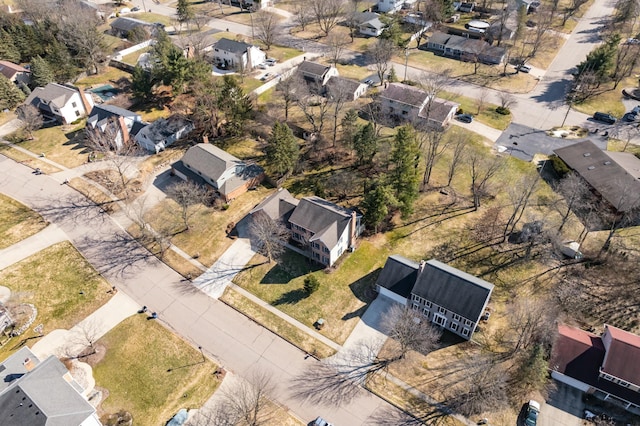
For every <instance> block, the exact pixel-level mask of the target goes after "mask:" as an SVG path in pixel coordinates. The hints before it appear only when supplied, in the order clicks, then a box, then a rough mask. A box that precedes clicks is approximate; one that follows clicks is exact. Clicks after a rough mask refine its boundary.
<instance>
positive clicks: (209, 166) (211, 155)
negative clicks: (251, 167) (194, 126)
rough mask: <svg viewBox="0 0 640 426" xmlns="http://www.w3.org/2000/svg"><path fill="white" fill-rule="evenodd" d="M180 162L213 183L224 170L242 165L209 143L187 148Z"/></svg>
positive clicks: (238, 160) (236, 159) (239, 161)
mask: <svg viewBox="0 0 640 426" xmlns="http://www.w3.org/2000/svg"><path fill="white" fill-rule="evenodd" d="M182 162H183V163H185V164H188V165H189V166H191V168H193V169H195V170H197V171H199V172H200V173H202V174H203V175H205V176H207V177H209V178H210V179H211V180H214V181H216V180H218V179H219V178H220V176H222V174H223V173H224V172H225V171H226V170H228V169H230V168H235V167H236V166H237V165H242V164H244V163H243V162H242V161H241V160H240V159H238V158H236V157H234V156H233V155H231V154H229V153H228V152H226V151H223V150H221V149H220V148H218V147H217V146H215V145H212V144H210V143H199V144H197V145H195V146H192V147H191V148H189V149H188V150H187V152H186V153H185V154H184V156H183V157H182Z"/></svg>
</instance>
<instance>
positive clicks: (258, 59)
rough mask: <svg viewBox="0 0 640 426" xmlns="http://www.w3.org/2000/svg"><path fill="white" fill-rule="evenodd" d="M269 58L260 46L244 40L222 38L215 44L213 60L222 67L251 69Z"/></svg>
mask: <svg viewBox="0 0 640 426" xmlns="http://www.w3.org/2000/svg"><path fill="white" fill-rule="evenodd" d="M266 59H267V55H266V54H265V53H264V52H263V51H262V50H260V48H259V47H258V46H254V45H252V44H248V43H245V42H243V41H236V40H230V39H228V38H221V39H220V40H219V41H218V42H217V43H216V44H215V45H214V46H213V61H214V63H215V64H216V66H218V67H220V68H234V69H237V70H251V69H253V68H255V67H257V66H258V65H260V64H261V63H263V62H264V61H265V60H266Z"/></svg>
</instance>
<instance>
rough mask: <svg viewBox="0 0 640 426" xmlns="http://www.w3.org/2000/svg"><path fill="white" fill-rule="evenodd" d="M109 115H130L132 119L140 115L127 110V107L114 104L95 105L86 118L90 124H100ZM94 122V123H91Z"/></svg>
mask: <svg viewBox="0 0 640 426" xmlns="http://www.w3.org/2000/svg"><path fill="white" fill-rule="evenodd" d="M111 117H115V118H117V117H131V118H133V119H134V120H135V119H136V118H138V119H139V118H140V115H138V114H136V113H135V112H132V111H129V110H128V109H124V108H120V107H117V106H114V105H105V104H102V105H95V106H94V107H93V109H92V110H91V113H90V114H89V118H88V119H87V124H92V125H94V126H96V125H100V123H101V122H102V121H103V120H108V119H110V118H111ZM93 123H95V124H93Z"/></svg>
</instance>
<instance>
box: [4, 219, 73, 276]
mask: <svg viewBox="0 0 640 426" xmlns="http://www.w3.org/2000/svg"><path fill="white" fill-rule="evenodd" d="M68 239H69V238H68V237H67V234H65V232H64V231H63V230H62V229H60V228H59V227H58V226H57V225H55V224H51V225H49V226H47V227H46V228H44V229H43V230H42V231H40V232H38V233H37V234H35V235H32V236H30V237H29V238H26V239H24V240H22V241H20V242H17V243H15V244H14V245H12V246H9V247H7V248H6V249H3V250H0V269H4V268H6V267H7V266H10V265H13V264H14V263H16V262H20V261H21V260H24V259H26V258H27V257H29V256H31V255H32V254H34V253H37V252H39V251H40V250H43V249H45V248H47V247H49V246H52V245H54V244H56V243H59V242H62V241H67V240H68Z"/></svg>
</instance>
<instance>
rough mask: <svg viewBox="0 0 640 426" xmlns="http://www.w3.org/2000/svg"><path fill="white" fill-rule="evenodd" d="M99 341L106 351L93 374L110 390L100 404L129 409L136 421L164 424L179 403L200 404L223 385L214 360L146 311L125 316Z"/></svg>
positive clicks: (111, 409)
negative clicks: (216, 373)
mask: <svg viewBox="0 0 640 426" xmlns="http://www.w3.org/2000/svg"><path fill="white" fill-rule="evenodd" d="M97 345H98V346H100V345H104V346H105V348H106V352H105V356H104V358H103V359H102V360H101V361H99V362H98V364H97V365H95V366H94V370H93V375H94V377H95V379H96V385H97V386H100V387H103V388H106V389H107V390H108V391H109V394H108V395H109V396H108V397H107V398H106V399H105V400H104V402H102V405H101V408H102V410H104V411H106V412H107V413H115V412H117V411H119V410H126V411H128V412H130V413H131V414H132V415H133V421H134V424H135V425H143V426H144V425H148V426H157V425H163V424H165V423H166V422H167V421H168V420H169V419H170V418H171V417H172V416H173V415H174V414H175V413H176V412H177V411H178V410H179V409H180V408H200V406H202V404H203V403H204V402H205V401H206V400H207V399H208V398H209V397H210V396H211V395H212V394H213V392H214V391H215V390H216V388H217V387H218V385H219V382H218V380H217V379H216V377H215V375H213V374H212V373H213V372H214V371H215V370H216V365H215V364H213V363H212V362H211V361H209V360H203V356H202V354H201V353H200V351H199V350H198V349H196V348H194V347H192V346H191V345H189V344H187V343H186V342H184V341H183V340H182V339H180V338H179V337H177V336H176V335H174V334H173V333H171V332H170V331H168V330H167V329H166V328H164V327H163V326H162V325H160V324H159V323H157V322H155V321H148V320H147V316H146V315H136V316H133V317H130V318H128V319H126V320H124V321H123V322H122V323H120V324H119V325H118V326H117V327H115V328H114V329H112V330H111V331H110V332H109V333H107V334H106V335H105V336H104V337H102V338H101V339H100V340H99V341H98V342H97ZM170 369H171V371H168V370H170Z"/></svg>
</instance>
